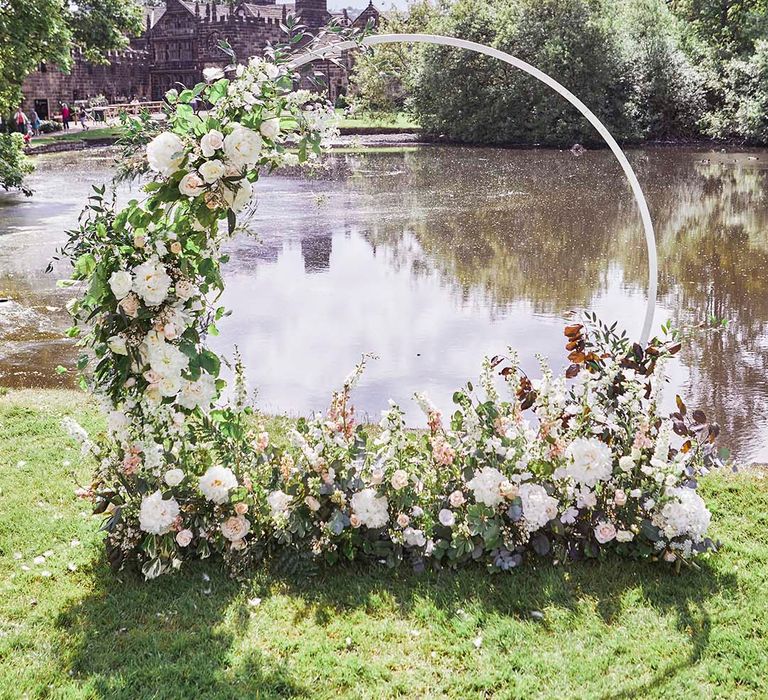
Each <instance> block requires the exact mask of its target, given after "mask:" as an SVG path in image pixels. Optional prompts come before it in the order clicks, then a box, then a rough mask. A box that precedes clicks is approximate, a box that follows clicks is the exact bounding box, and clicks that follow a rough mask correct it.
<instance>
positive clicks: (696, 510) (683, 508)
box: [653, 487, 712, 542]
mask: <svg viewBox="0 0 768 700" xmlns="http://www.w3.org/2000/svg"><path fill="white" fill-rule="evenodd" d="M667 495H668V496H671V497H672V500H670V501H668V502H667V503H665V504H664V506H663V508H662V509H661V512H660V513H658V514H657V515H656V516H655V517H654V519H653V521H654V524H655V525H656V526H657V527H659V528H660V529H661V531H662V532H663V533H664V535H665V537H669V538H672V537H690V538H691V539H692V540H693V541H694V542H699V541H700V540H701V539H702V538H703V537H704V535H705V534H706V532H707V528H708V527H709V523H710V520H711V519H712V514H711V513H710V512H709V510H707V506H706V504H705V503H704V499H702V497H701V496H699V494H698V493H696V491H694V490H693V489H689V488H685V487H679V488H673V489H667Z"/></svg>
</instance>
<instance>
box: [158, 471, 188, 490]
mask: <svg viewBox="0 0 768 700" xmlns="http://www.w3.org/2000/svg"><path fill="white" fill-rule="evenodd" d="M163 481H165V483H166V484H168V486H178V485H179V484H180V483H181V482H182V481H184V472H183V471H182V470H181V469H169V470H168V471H167V472H165V475H164V476H163Z"/></svg>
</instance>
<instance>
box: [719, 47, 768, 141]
mask: <svg viewBox="0 0 768 700" xmlns="http://www.w3.org/2000/svg"><path fill="white" fill-rule="evenodd" d="M705 121H706V125H707V130H708V131H709V133H711V135H712V136H715V137H719V138H737V139H741V140H744V141H746V142H748V143H766V142H768V41H766V40H763V41H759V42H757V43H756V45H755V52H754V54H752V56H751V57H749V58H748V59H742V58H734V59H731V60H730V61H729V62H728V63H726V64H725V66H724V69H723V80H722V106H721V107H720V108H719V109H717V110H715V111H713V112H712V113H711V114H710V115H708V117H707V119H706V120H705Z"/></svg>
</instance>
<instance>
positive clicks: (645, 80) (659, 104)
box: [615, 0, 706, 139]
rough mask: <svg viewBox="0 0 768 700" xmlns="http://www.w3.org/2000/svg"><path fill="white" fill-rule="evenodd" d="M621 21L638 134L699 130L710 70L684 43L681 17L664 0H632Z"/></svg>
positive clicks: (630, 114)
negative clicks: (689, 53) (694, 58)
mask: <svg viewBox="0 0 768 700" xmlns="http://www.w3.org/2000/svg"><path fill="white" fill-rule="evenodd" d="M615 21H616V31H617V33H618V34H619V35H620V36H621V38H622V53H623V60H624V64H625V65H626V70H627V77H628V80H629V83H630V86H631V87H630V96H629V99H628V101H627V103H626V105H625V106H624V109H625V113H626V118H627V119H628V120H629V122H630V123H631V124H632V131H633V135H634V136H635V138H643V139H665V138H680V137H696V136H698V135H699V134H700V126H699V124H700V121H701V119H702V117H703V115H704V111H705V109H706V98H705V91H704V85H705V82H706V76H705V74H704V71H703V70H700V69H699V68H697V67H696V66H694V65H693V64H692V62H691V60H690V59H689V58H688V56H687V55H686V54H685V52H684V51H683V50H682V48H681V45H682V33H683V28H682V27H681V25H680V22H679V20H677V19H676V18H675V16H674V15H673V14H672V13H671V12H670V10H669V8H668V7H667V5H666V3H665V2H664V1H663V0H629V1H625V2H623V3H622V4H621V5H620V6H619V10H618V13H617V17H616V20H615Z"/></svg>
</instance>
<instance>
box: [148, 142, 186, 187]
mask: <svg viewBox="0 0 768 700" xmlns="http://www.w3.org/2000/svg"><path fill="white" fill-rule="evenodd" d="M185 157H186V154H185V153H184V142H183V141H182V140H181V139H180V138H179V137H178V136H177V135H176V134H174V133H173V132H170V131H164V132H163V133H162V134H159V135H158V136H155V138H154V139H152V141H150V142H149V143H148V144H147V162H148V163H149V167H150V168H151V169H152V170H154V171H155V172H156V173H160V174H161V175H164V176H165V177H169V176H171V175H173V174H174V173H175V172H176V171H177V170H178V169H179V168H180V167H181V164H182V163H183V162H184V158H185Z"/></svg>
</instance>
